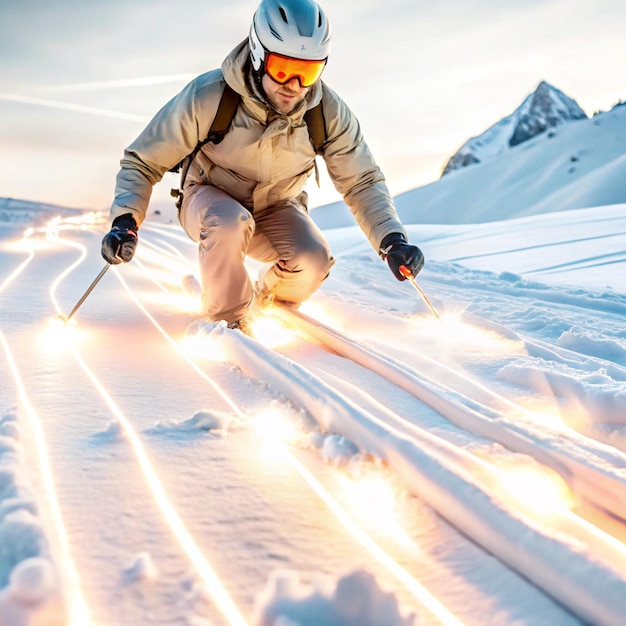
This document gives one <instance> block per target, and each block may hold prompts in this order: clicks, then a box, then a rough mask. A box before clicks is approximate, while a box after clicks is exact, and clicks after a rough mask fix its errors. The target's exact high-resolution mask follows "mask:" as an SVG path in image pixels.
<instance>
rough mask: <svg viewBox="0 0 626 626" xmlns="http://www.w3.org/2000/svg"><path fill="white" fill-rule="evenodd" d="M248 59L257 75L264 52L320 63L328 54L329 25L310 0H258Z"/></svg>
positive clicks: (318, 7) (317, 7)
mask: <svg viewBox="0 0 626 626" xmlns="http://www.w3.org/2000/svg"><path fill="white" fill-rule="evenodd" d="M249 42H250V58H251V59H252V66H253V67H254V69H255V70H256V71H257V72H258V71H259V70H260V69H261V68H262V67H263V62H264V59H265V53H266V51H267V52H268V53H269V52H274V53H276V54H280V55H282V56H285V57H292V58H295V59H306V60H311V61H324V60H326V59H327V58H328V55H329V53H330V24H329V23H328V18H327V17H326V14H325V13H324V11H322V9H321V8H320V6H319V5H318V4H317V2H314V1H313V0H262V1H261V4H260V5H259V7H258V9H257V10H256V13H255V14H254V18H253V20H252V26H251V28H250V37H249Z"/></svg>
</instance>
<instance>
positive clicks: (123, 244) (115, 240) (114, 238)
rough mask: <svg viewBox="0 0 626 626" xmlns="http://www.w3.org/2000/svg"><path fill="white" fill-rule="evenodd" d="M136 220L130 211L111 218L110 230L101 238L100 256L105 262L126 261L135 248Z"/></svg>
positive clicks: (116, 262)
mask: <svg viewBox="0 0 626 626" xmlns="http://www.w3.org/2000/svg"><path fill="white" fill-rule="evenodd" d="M137 230H138V228H137V222H136V221H135V218H134V217H133V216H132V215H131V214H130V213H124V215H120V216H119V217H116V218H115V219H114V220H113V224H111V230H110V231H109V232H108V233H107V234H106V235H105V236H104V239H103V240H102V257H103V258H104V260H105V261H106V262H107V263H110V264H111V265H117V264H118V263H122V262H123V263H128V262H129V261H130V260H131V259H132V258H133V255H134V254H135V249H136V248H137Z"/></svg>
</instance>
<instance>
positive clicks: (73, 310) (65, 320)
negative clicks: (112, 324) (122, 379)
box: [59, 263, 111, 324]
mask: <svg viewBox="0 0 626 626" xmlns="http://www.w3.org/2000/svg"><path fill="white" fill-rule="evenodd" d="M109 267H111V266H110V264H109V263H107V264H106V265H105V266H104V267H103V268H102V270H101V271H100V273H99V274H98V275H97V276H96V279H95V280H94V281H93V283H91V285H89V287H87V291H85V293H84V294H83V296H82V298H81V299H80V300H79V301H78V302H77V303H76V305H75V306H74V308H73V309H72V310H71V311H70V314H69V315H68V316H67V317H64V316H63V315H60V316H59V318H60V319H61V320H62V321H63V322H65V323H66V324H67V322H69V321H70V318H71V317H72V315H74V313H76V311H78V307H80V305H81V304H82V303H83V302H84V301H85V300H86V299H87V296H88V295H89V294H90V293H91V292H92V291H93V290H94V287H95V286H96V285H97V284H98V283H99V282H100V279H101V278H102V277H103V276H104V275H105V274H106V271H107V270H108V269H109Z"/></svg>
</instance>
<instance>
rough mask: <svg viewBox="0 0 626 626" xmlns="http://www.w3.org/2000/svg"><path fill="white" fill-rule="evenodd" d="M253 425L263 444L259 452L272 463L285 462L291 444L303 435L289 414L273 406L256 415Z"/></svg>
mask: <svg viewBox="0 0 626 626" xmlns="http://www.w3.org/2000/svg"><path fill="white" fill-rule="evenodd" d="M253 427H254V430H255V432H256V433H257V434H258V437H259V442H260V444H261V445H260V447H259V452H260V453H261V454H262V456H263V458H264V459H266V460H267V461H271V462H272V463H284V461H285V457H286V455H287V453H288V446H289V444H291V443H295V442H296V441H297V440H298V438H299V437H300V435H301V432H300V430H299V429H298V427H297V426H296V424H295V423H294V421H293V420H292V419H290V418H289V416H288V415H286V414H285V413H284V412H283V411H280V410H278V409H276V408H272V407H268V408H267V409H266V410H264V411H262V412H261V413H259V414H258V415H256V416H255V417H254V422H253Z"/></svg>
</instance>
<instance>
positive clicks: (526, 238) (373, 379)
mask: <svg viewBox="0 0 626 626" xmlns="http://www.w3.org/2000/svg"><path fill="white" fill-rule="evenodd" d="M621 108H623V107H620V108H619V109H617V110H615V111H612V112H610V113H607V114H605V115H603V116H602V118H600V119H598V120H596V121H599V123H600V126H601V127H608V130H609V131H610V132H606V133H604V134H599V135H598V134H590V133H589V132H588V131H589V126H590V125H591V126H593V122H588V123H586V122H581V123H579V122H572V123H570V125H569V126H568V127H567V129H563V128H561V129H559V131H558V137H555V138H554V141H563V142H565V143H564V144H562V145H563V147H564V150H565V148H567V150H565V154H569V150H570V149H571V148H572V146H573V145H582V147H581V149H583V150H584V152H585V154H586V155H588V157H589V158H588V160H587V161H586V160H585V159H583V160H581V162H580V167H581V168H582V169H585V168H586V173H585V175H584V176H581V177H580V178H578V179H577V180H576V183H575V184H576V188H577V190H578V192H579V194H580V196H579V197H586V198H588V199H589V202H590V206H589V207H583V208H579V209H575V210H564V209H563V210H558V211H553V212H542V213H541V214H530V215H527V214H526V211H525V210H524V208H523V207H524V203H523V202H521V200H520V199H519V198H517V196H523V197H524V196H525V201H526V202H525V206H533V203H534V195H535V189H534V188H533V187H532V186H531V185H527V186H526V187H522V188H520V189H517V188H516V189H515V196H516V200H517V201H518V202H520V204H519V205H516V207H517V208H509V207H507V213H506V219H501V217H502V214H501V205H502V203H497V202H493V201H491V198H487V200H490V201H489V202H485V203H484V204H483V205H480V204H479V203H475V204H472V205H469V206H470V209H469V211H470V215H464V217H466V218H469V221H468V223H459V222H457V223H450V222H449V223H446V224H442V223H423V221H422V220H421V219H419V218H417V219H416V221H409V220H406V225H407V231H408V234H409V238H410V240H411V241H414V242H419V243H420V246H421V247H422V249H423V251H424V253H425V256H426V265H425V267H424V269H423V270H422V271H421V272H420V274H419V275H418V277H417V282H416V285H417V287H419V289H417V288H414V286H412V285H411V284H410V283H408V282H406V281H405V282H402V283H401V282H398V281H396V280H395V278H394V277H393V276H392V274H391V272H390V271H389V268H388V267H387V266H386V265H385V263H384V262H383V261H382V260H381V259H380V258H379V257H378V255H377V254H376V252H375V251H374V250H373V249H372V248H371V246H370V245H369V243H368V242H367V241H366V239H365V237H364V234H363V233H362V232H361V231H360V229H359V228H358V227H357V226H355V225H354V222H353V223H352V224H349V225H348V224H346V223H345V221H344V220H343V214H342V212H340V211H338V210H337V207H331V206H327V207H320V208H319V209H318V210H317V211H314V212H313V213H312V216H313V218H314V219H315V220H316V221H318V223H320V224H322V223H323V232H324V234H325V236H326V237H327V239H328V241H329V243H330V245H331V248H332V250H333V254H334V256H335V258H336V259H337V262H336V264H335V266H334V267H333V270H332V272H331V274H330V276H329V277H328V279H327V280H326V281H325V282H324V284H323V285H322V286H321V288H320V289H319V291H318V292H317V293H316V294H315V295H314V296H313V297H312V298H311V299H310V300H309V301H308V302H306V303H303V305H302V307H301V309H300V310H299V311H297V312H290V311H286V310H283V309H279V308H268V309H263V310H259V311H256V312H255V313H254V314H253V316H252V324H251V328H252V330H251V335H246V334H243V333H241V332H240V331H239V330H231V329H228V328H226V325H225V324H224V323H222V322H217V323H210V322H207V321H204V320H202V319H199V317H200V313H199V291H198V290H199V283H198V267H197V246H196V245H195V244H194V243H193V242H192V241H190V240H189V239H188V238H187V237H186V236H185V234H184V233H183V231H182V230H181V228H180V225H179V224H178V223H177V222H176V217H175V212H174V209H173V208H172V207H170V209H169V211H164V212H163V213H161V214H158V215H157V214H155V213H152V214H150V216H149V217H148V218H147V220H146V221H145V222H144V224H143V225H142V229H141V231H140V239H139V245H138V249H137V254H136V256H135V258H134V259H133V260H132V262H131V263H129V264H127V265H122V266H116V267H115V268H113V269H109V270H107V271H106V272H105V273H102V269H103V261H102V258H101V257H100V254H99V249H100V240H101V236H102V231H103V229H104V228H105V227H106V216H104V215H102V214H100V215H97V214H94V213H92V212H79V211H72V210H70V209H61V210H60V215H57V211H54V210H51V209H50V207H48V206H43V207H42V206H39V205H37V204H30V205H26V206H24V205H17V204H16V203H13V204H12V203H10V202H7V201H6V200H1V201H0V377H1V379H2V381H3V384H2V386H0V548H1V549H0V626H32V624H35V623H46V624H57V623H58V624H63V626H121V625H124V624H129V625H130V624H132V625H133V626H134V625H135V624H141V625H142V626H151V625H152V624H154V625H156V624H162V623H163V622H164V620H166V621H167V622H168V623H171V624H176V626H209V624H210V625H211V626H222V625H229V626H245V625H247V626H279V625H285V624H290V625H291V624H294V626H319V625H320V624H324V625H325V626H418V625H419V626H431V625H432V626H434V625H435V624H445V625H446V626H460V624H463V625H464V626H483V625H484V624H485V623H488V624H490V626H509V625H510V624H513V623H514V624H519V625H520V626H537V625H538V624H550V626H552V625H557V624H558V626H582V624H584V623H589V624H598V625H599V626H605V625H606V626H619V625H621V624H622V623H623V616H624V614H625V613H626V520H624V511H625V510H626V476H625V474H624V467H626V419H625V416H626V333H625V330H624V316H625V315H626V286H625V283H624V275H625V266H626V252H625V251H626V204H624V203H621V204H610V205H607V206H598V202H597V201H596V200H595V199H594V197H602V196H594V194H601V192H602V189H603V187H604V186H609V187H611V188H617V187H618V184H619V182H620V181H621V185H622V186H623V180H624V177H623V175H622V174H621V172H620V170H619V165H620V164H621V161H622V160H623V155H622V156H621V157H619V156H618V157H615V156H614V157H613V159H612V161H610V160H609V161H608V162H607V161H606V160H605V161H604V162H602V160H601V159H600V158H599V157H598V154H600V153H607V154H610V150H609V146H610V145H611V144H612V143H614V141H615V138H616V137H621V136H622V135H623V133H624V129H625V128H626V123H625V121H624V118H623V115H622V112H621V110H620V109H621ZM566 130H567V132H566ZM574 136H576V137H578V139H577V140H576V141H577V142H578V144H576V141H575V137H574ZM581 142H582V144H581ZM552 146H553V143H552V142H547V141H543V140H542V138H541V137H539V138H535V139H534V140H531V141H529V142H528V143H526V144H522V145H521V146H518V147H517V148H516V149H513V150H511V151H510V152H509V153H508V155H507V160H508V164H509V167H510V168H511V170H512V171H515V172H517V174H518V176H520V177H522V178H524V179H525V180H530V179H532V178H533V176H534V177H539V176H540V174H541V173H542V172H545V171H551V172H552V173H553V174H555V172H556V174H555V175H552V176H550V177H549V181H550V182H551V184H552V188H544V191H545V193H546V195H547V196H548V197H554V198H556V197H558V196H559V192H560V191H563V190H565V192H567V191H568V190H569V186H570V179H569V178H568V176H567V175H566V176H564V177H563V176H560V175H558V170H559V167H560V165H561V162H560V160H559V159H558V158H557V159H556V160H555V156H554V154H553V152H552ZM490 171H492V170H491V166H490V164H489V163H487V162H486V163H483V164H480V165H476V166H473V167H471V168H467V169H466V170H465V171H464V172H462V175H460V174H453V175H451V176H450V178H449V179H448V180H447V181H441V182H439V183H435V185H434V187H437V185H439V188H440V189H444V188H445V193H443V192H442V193H441V194H440V195H441V196H443V197H446V196H447V197H448V198H449V200H448V201H449V202H450V203H452V204H454V198H456V197H457V196H458V192H457V193H455V192H454V189H452V188H453V187H454V186H457V185H458V186H460V187H461V188H463V189H465V190H466V191H471V189H470V182H469V181H471V180H473V181H474V185H475V187H477V188H478V189H482V190H483V193H485V194H487V195H489V196H494V197H500V198H503V197H506V195H507V193H510V189H508V187H509V186H510V184H511V181H510V180H508V179H506V178H501V179H500V181H501V188H500V189H498V187H497V185H496V184H495V182H494V181H492V182H491V185H490V186H489V187H488V188H487V189H486V190H485V187H484V184H483V182H484V178H485V173H484V172H487V174H488V173H489V172H490ZM492 178H493V176H492ZM600 183H604V185H603V184H600ZM582 187H586V192H585V193H583V190H582ZM473 193H474V194H475V193H476V190H474V191H473ZM411 194H414V195H415V197H416V198H419V197H420V196H421V195H422V192H421V191H420V190H419V189H418V190H414V191H413V192H411ZM411 194H409V195H411ZM484 206H488V207H491V211H492V212H491V214H490V215H487V216H485V214H484ZM448 213H449V214H452V211H451V210H449V211H448ZM247 263H248V265H247V268H248V270H249V271H250V274H251V276H253V277H254V276H256V275H257V272H258V270H259V266H258V263H256V264H255V263H254V262H253V261H252V260H250V259H248V260H247ZM105 267H107V266H105ZM98 276H99V277H100V279H99V282H97V284H94V282H93V281H94V279H96V277H98ZM91 285H94V289H93V291H90V292H88V288H89V286H91ZM420 290H421V292H420ZM422 293H423V294H424V295H423V296H422V295H421V294H422ZM83 294H87V297H86V299H85V300H84V301H82V305H81V306H80V307H79V308H78V309H77V310H76V313H75V315H74V316H73V317H72V318H71V319H70V320H69V321H68V322H67V323H63V321H62V320H59V319H58V316H59V315H60V316H67V315H68V314H69V312H70V309H71V308H72V307H74V305H75V304H77V303H79V302H80V301H81V300H80V298H81V297H82V295H83ZM424 297H425V298H427V299H428V300H429V302H430V303H431V306H432V310H431V309H429V308H428V306H427V305H426V303H425V300H424ZM65 617H67V619H66V618H65Z"/></svg>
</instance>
